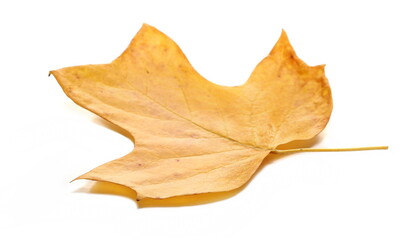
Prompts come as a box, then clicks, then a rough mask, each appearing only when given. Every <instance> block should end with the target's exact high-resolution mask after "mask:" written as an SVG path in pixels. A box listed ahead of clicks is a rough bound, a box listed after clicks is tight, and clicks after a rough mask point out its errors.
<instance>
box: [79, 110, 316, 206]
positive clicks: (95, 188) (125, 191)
mask: <svg viewBox="0 0 411 240" xmlns="http://www.w3.org/2000/svg"><path fill="white" fill-rule="evenodd" d="M94 122H95V123H97V124H99V125H101V126H103V127H106V128H108V129H110V130H112V131H115V132H118V133H119V134H121V135H123V136H125V137H127V138H129V139H130V140H131V141H133V137H132V136H131V134H129V133H128V132H127V131H126V130H124V129H122V128H120V127H118V126H116V125H114V124H112V123H111V122H108V121H107V120H104V119H102V118H97V117H96V119H95V120H94ZM321 139H322V137H321V135H317V136H316V137H314V138H312V139H309V140H297V141H292V142H290V143H287V144H282V145H280V146H278V149H293V148H308V147H312V146H314V145H316V144H317V143H318V142H320V141H321ZM289 154H294V153H288V154H275V153H271V154H269V155H268V156H267V157H266V158H265V159H264V160H263V162H262V163H261V165H260V166H259V167H258V169H257V170H256V172H255V173H254V174H253V176H252V177H251V179H250V180H249V181H248V182H247V183H245V184H244V185H242V186H241V187H239V188H236V189H233V190H230V191H225V192H212V193H200V194H194V195H184V196H176V197H170V198H164V199H153V198H144V199H142V200H140V201H137V200H136V197H137V194H136V192H135V191H134V190H133V189H131V188H129V187H126V186H123V185H119V184H115V183H111V182H100V181H97V182H92V183H90V184H92V185H91V186H89V187H83V188H80V189H78V190H77V191H75V192H88V193H94V194H108V195H116V196H122V197H125V198H128V199H131V200H133V201H134V202H135V203H136V205H137V207H138V208H152V207H186V206H196V205H203V204H209V203H215V202H219V201H222V200H225V199H228V198H231V197H234V196H236V195H237V194H239V193H240V192H241V191H243V189H244V188H246V187H247V185H248V184H249V183H250V181H251V180H252V179H253V178H254V177H255V176H256V175H258V174H259V173H260V172H261V171H262V170H263V169H264V168H265V166H267V165H269V164H272V163H274V162H276V161H277V160H279V159H281V158H283V157H285V156H286V155H289Z"/></svg>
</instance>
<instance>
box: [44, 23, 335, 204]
mask: <svg viewBox="0 0 411 240" xmlns="http://www.w3.org/2000/svg"><path fill="white" fill-rule="evenodd" d="M51 74H52V75H53V76H54V77H55V78H56V79H57V81H58V83H59V84H60V85H61V87H62V89H63V90H64V92H65V93H66V94H67V96H68V97H70V98H71V99H72V100H73V101H74V102H75V103H77V104H78V105H80V106H82V107H84V108H86V109H88V110H90V111H91V112H93V113H95V114H97V115H99V116H101V117H102V118H104V119H106V120H108V121H110V122H112V123H114V124H115V125H118V126H120V127H121V128H123V129H125V130H126V131H128V132H129V133H130V134H131V135H132V136H133V139H134V145H135V147H134V149H133V150H132V151H131V152H130V153H129V154H128V155H126V156H124V157H121V158H119V159H116V160H113V161H111V162H108V163H105V164H103V165H101V166H99V167H97V168H95V169H93V170H91V171H90V172H87V173H85V174H84V175H81V176H80V177H78V178H77V179H90V180H96V181H107V182H113V183H117V184H121V185H124V186H127V187H130V188H132V189H133V190H135V191H136V192H137V198H138V199H142V198H146V197H149V198H167V197H172V196H179V195H188V194H197V193H206V192H219V191H228V190H232V189H235V188H238V187H240V186H242V185H243V184H244V183H246V182H247V181H248V180H249V179H250V178H251V176H252V175H253V174H254V172H255V171H256V169H257V168H258V167H259V166H260V164H261V162H262V161H263V159H264V158H265V157H266V156H267V155H268V154H269V153H270V152H271V151H273V150H275V149H276V148H277V146H279V145H280V144H285V143H288V142H290V141H293V140H304V139H310V138H313V137H314V136H316V135H317V134H318V133H320V132H321V131H322V130H323V129H324V127H325V126H326V124H327V122H328V120H329V118H330V114H331V111H332V97H331V90H330V87H329V84H328V81H327V78H326V77H325V75H324V65H320V66H315V67H310V66H308V65H307V64H305V63H304V62H303V61H302V60H300V59H299V58H298V57H297V56H296V54H295V52H294V50H293V48H292V47H291V45H290V43H289V40H288V38H287V35H286V33H285V32H284V31H283V32H282V34H281V37H280V39H279V40H278V42H277V43H276V45H275V46H274V48H273V49H272V51H271V52H270V53H269V55H268V56H267V57H266V58H264V59H263V60H262V61H261V62H260V63H259V64H258V65H257V67H256V68H255V70H254V71H253V73H252V74H251V76H250V77H249V79H248V81H247V82H246V83H245V84H243V85H241V86H236V87H226V86H220V85H217V84H214V83H212V82H209V81H208V80H206V79H205V78H203V77H202V76H201V75H200V74H199V73H198V72H196V70H195V69H194V68H193V67H192V66H191V64H190V63H189V61H188V60H187V58H186V57H185V55H184V53H183V52H182V51H181V49H180V48H179V47H178V46H177V44H176V43H175V42H174V41H173V40H171V39H170V38H169V37H167V36H166V35H165V34H163V33H162V32H160V31H159V30H157V29H156V28H154V27H152V26H149V25H147V24H144V25H143V26H142V28H141V29H140V31H139V32H138V33H137V35H136V36H135V37H134V38H133V40H132V41H131V43H130V45H129V46H128V48H127V49H126V50H125V51H124V52H123V53H122V54H121V55H120V56H119V57H118V58H117V59H115V60H114V61H113V62H111V63H109V64H99V65H84V66H75V67H67V68H62V69H59V70H54V71H51Z"/></svg>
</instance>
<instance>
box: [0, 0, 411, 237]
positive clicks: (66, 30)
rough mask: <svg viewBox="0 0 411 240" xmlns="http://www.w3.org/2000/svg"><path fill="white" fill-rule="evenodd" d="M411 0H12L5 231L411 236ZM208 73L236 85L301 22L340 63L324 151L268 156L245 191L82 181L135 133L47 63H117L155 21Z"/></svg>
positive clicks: (2, 76)
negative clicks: (143, 195)
mask: <svg viewBox="0 0 411 240" xmlns="http://www.w3.org/2000/svg"><path fill="white" fill-rule="evenodd" d="M406 3H407V1H393V0H391V1H338V2H337V1H335V2H333V1H323V2H319V1H301V2H297V1H248V2H242V1H216V2H213V1H203V2H199V1H191V2H190V1H184V2H183V1H164V2H160V1H129V2H126V1H112V2H108V1H49V2H46V1H2V2H1V3H0V36H1V37H0V66H1V67H0V81H1V82H0V113H1V118H0V121H1V124H0V128H1V129H0V130H1V132H0V141H1V142H0V239H177V238H178V239H224V238H228V239H241V238H245V239H316V240H318V239H397V240H398V239H411V206H410V203H411V193H410V192H411V157H410V151H409V149H410V141H409V140H410V138H409V136H410V134H411V131H410V130H411V128H410V120H411V118H410V116H409V112H410V107H409V105H410V103H411V93H410V92H411V85H410V81H411V74H410V73H411V71H410V70H411V62H410V59H411V58H410V56H411V47H410V45H411V30H410V29H411V24H410V23H411V17H410V16H411V14H410V12H411V8H410V7H409V6H408V5H407V4H406ZM144 22H146V23H149V24H150V25H153V26H155V27H156V28H158V29H159V30H160V31H163V32H164V33H166V34H167V35H168V36H170V37H171V38H172V39H174V40H175V41H176V42H177V43H178V44H179V46H180V47H181V48H182V49H183V51H184V52H185V54H186V55H187V57H188V58H189V60H190V61H191V63H192V64H193V66H194V67H195V68H196V69H197V70H198V71H199V72H200V73H201V74H202V75H203V76H205V77H206V78H207V79H209V80H210V81H213V82H216V83H219V84H223V85H239V84H242V83H243V82H245V81H246V79H247V78H248V76H249V75H250V73H251V71H252V70H253V68H254V67H255V65H256V64H257V63H258V62H259V61H260V60H262V59H263V58H264V57H265V56H266V55H267V54H268V52H269V51H270V50H271V48H272V47H273V46H274V44H275V42H276V41H277V39H278V37H279V35H280V33H281V29H285V30H286V31H287V33H288V36H289V38H290V41H291V43H292V44H293V46H294V48H295V50H296V52H297V54H298V55H299V57H300V58H302V59H303V60H304V61H305V62H307V63H308V64H310V65H317V64H323V63H325V64H327V67H326V75H327V77H328V78H329V81H330V84H331V88H332V91H333V97H334V111H333V114H332V117H331V120H330V122H329V124H328V126H327V127H326V129H325V130H324V132H323V133H322V134H321V135H320V137H318V138H317V139H316V140H315V141H312V142H311V143H312V144H313V146H312V147H317V148H319V147H330V148H331V147H360V146H374V145H389V146H390V149H389V150H388V151H367V152H345V153H300V154H290V155H286V156H285V155H284V156H282V157H277V156H274V155H270V156H269V157H268V158H267V159H266V161H265V163H264V165H263V167H261V168H260V169H259V170H258V172H257V174H256V175H255V176H254V178H253V179H252V180H251V181H250V183H249V184H247V185H246V186H245V187H243V188H241V189H239V190H235V191H231V192H228V193H222V194H206V195H199V196H196V197H185V198H184V197H180V198H173V199H169V200H161V201H159V200H157V201H153V200H151V201H150V200H148V201H145V200H144V201H142V202H141V203H139V204H137V203H136V202H135V201H134V197H135V194H134V193H133V192H132V191H131V190H129V189H127V188H125V187H121V186H116V185H113V184H94V183H92V182H90V181H85V180H82V181H76V182H73V183H70V180H72V179H73V178H75V177H77V176H78V175H80V174H82V173H84V172H86V171H89V170H91V169H92V168H94V167H96V166H98V165H100V164H102V163H105V162H108V161H110V160H113V159H115V158H118V157H121V156H123V155H125V154H126V153H128V151H130V150H131V149H132V148H133V146H132V142H131V141H130V140H129V139H128V138H127V137H125V136H123V134H124V133H123V132H122V131H121V130H119V129H118V128H116V127H115V126H113V125H111V124H109V123H107V122H105V121H103V120H101V119H100V118H99V117H97V116H95V115H93V114H91V113H89V112H88V111H86V110H84V109H82V108H80V107H78V106H77V105H75V104H74V103H73V102H72V101H71V100H70V99H69V98H67V97H66V96H65V95H64V93H63V91H62V90H61V88H60V87H59V86H58V84H57V82H56V81H55V79H54V78H53V77H48V76H47V74H48V71H49V70H53V69H59V68H62V67H67V66H72V65H82V64H90V63H96V64H97V63H108V62H110V61H112V60H113V59H114V58H116V57H117V56H118V55H119V54H120V53H121V52H122V51H123V50H124V49H125V48H126V47H127V45H128V43H129V42H130V40H131V39H132V37H133V36H134V34H135V33H136V32H137V31H138V30H139V28H140V26H141V24H142V23H144Z"/></svg>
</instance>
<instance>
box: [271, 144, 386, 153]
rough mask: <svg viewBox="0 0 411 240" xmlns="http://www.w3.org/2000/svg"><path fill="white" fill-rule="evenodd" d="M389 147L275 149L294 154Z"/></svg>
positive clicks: (383, 147)
mask: <svg viewBox="0 0 411 240" xmlns="http://www.w3.org/2000/svg"><path fill="white" fill-rule="evenodd" d="M386 149H388V146H376V147H358V148H296V149H284V150H282V149H275V150H272V151H271V152H274V153H294V152H349V151H366V150H386Z"/></svg>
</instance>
